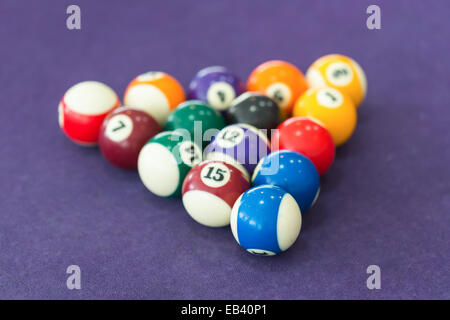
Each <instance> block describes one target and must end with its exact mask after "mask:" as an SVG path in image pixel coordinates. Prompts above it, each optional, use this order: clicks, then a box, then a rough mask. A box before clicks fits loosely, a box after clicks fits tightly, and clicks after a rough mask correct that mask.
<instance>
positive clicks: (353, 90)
mask: <svg viewBox="0 0 450 320" xmlns="http://www.w3.org/2000/svg"><path fill="white" fill-rule="evenodd" d="M306 80H307V82H308V84H309V86H310V88H320V87H324V86H328V87H333V88H335V89H338V90H339V91H342V92H343V93H345V94H347V95H348V96H349V97H350V98H351V99H352V100H353V102H354V103H355V105H356V106H357V107H358V106H359V105H360V104H361V102H362V100H363V99H364V97H365V96H366V93H367V80H366V75H365V73H364V71H363V69H362V68H361V66H360V65H359V64H358V63H357V62H356V61H355V60H353V59H352V58H349V57H346V56H343V55H339V54H330V55H326V56H323V57H321V58H319V59H318V60H316V61H315V62H314V63H313V64H312V65H311V66H310V67H309V69H308V70H307V72H306Z"/></svg>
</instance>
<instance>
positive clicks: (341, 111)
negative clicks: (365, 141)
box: [293, 87, 357, 147]
mask: <svg viewBox="0 0 450 320" xmlns="http://www.w3.org/2000/svg"><path fill="white" fill-rule="evenodd" d="M293 116H294V117H309V118H311V119H313V120H315V121H317V122H319V123H320V124H321V125H322V126H323V127H325V128H326V129H327V130H328V132H329V133H330V134H331V137H332V138H333V142H334V144H335V145H336V147H337V146H340V145H342V144H343V143H345V142H346V141H347V140H348V139H349V138H350V137H351V135H352V133H353V131H354V130H355V127H356V121H357V115H356V107H355V104H354V103H353V101H352V99H351V98H350V97H349V96H347V95H346V94H344V93H342V92H340V91H338V90H336V89H334V88H331V87H323V88H318V89H309V90H308V91H306V92H305V93H304V94H303V95H302V96H301V97H300V98H299V99H298V100H297V102H296V103H295V106H294V110H293Z"/></svg>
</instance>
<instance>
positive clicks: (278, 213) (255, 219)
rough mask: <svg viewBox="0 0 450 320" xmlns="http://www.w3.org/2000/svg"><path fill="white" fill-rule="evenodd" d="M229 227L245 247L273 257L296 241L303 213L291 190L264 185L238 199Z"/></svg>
mask: <svg viewBox="0 0 450 320" xmlns="http://www.w3.org/2000/svg"><path fill="white" fill-rule="evenodd" d="M230 226H231V231H232V232H233V236H234V238H235V239H236V241H237V242H238V244H239V245H240V246H241V247H242V248H244V249H245V250H247V251H248V252H250V253H252V254H255V255H259V256H273V255H275V254H278V253H281V252H283V251H285V250H287V249H288V248H289V247H291V246H292V245H293V244H294V242H295V240H297V237H298V235H299V234H300V229H301V226H302V215H301V212H300V208H299V207H298V204H297V202H296V201H295V199H294V198H293V197H292V196H291V195H290V194H289V193H287V192H286V191H285V190H283V189H282V188H280V187H276V186H272V185H263V186H258V187H255V188H252V189H250V190H248V191H246V192H244V193H243V194H242V195H241V196H240V197H239V198H238V199H237V200H236V202H235V204H234V206H233V209H232V210H231V216H230Z"/></svg>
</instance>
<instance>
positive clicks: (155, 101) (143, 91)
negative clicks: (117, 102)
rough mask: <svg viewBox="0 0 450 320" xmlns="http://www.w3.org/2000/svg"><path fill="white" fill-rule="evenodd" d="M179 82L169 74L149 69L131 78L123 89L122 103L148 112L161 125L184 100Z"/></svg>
mask: <svg viewBox="0 0 450 320" xmlns="http://www.w3.org/2000/svg"><path fill="white" fill-rule="evenodd" d="M185 99H186V98H185V95H184V90H183V87H182V86H181V84H180V83H179V82H178V81H177V80H176V79H175V78H174V77H172V76H171V75H169V74H167V73H164V72H159V71H150V72H147V73H144V74H141V75H139V76H137V77H136V78H135V79H133V80H132V81H131V82H130V84H129V85H128V87H127V89H126V90H125V94H124V98H123V100H124V104H125V105H126V106H129V107H134V108H138V109H141V110H144V111H145V112H148V114H150V115H151V116H152V117H153V118H154V119H155V120H156V121H158V123H159V124H160V125H161V126H164V124H165V123H166V120H167V117H168V115H169V113H170V111H171V110H173V109H174V108H175V107H176V106H177V105H179V104H180V103H181V102H183V101H184V100H185Z"/></svg>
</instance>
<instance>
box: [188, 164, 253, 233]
mask: <svg viewBox="0 0 450 320" xmlns="http://www.w3.org/2000/svg"><path fill="white" fill-rule="evenodd" d="M248 188H250V183H249V182H248V180H247V178H246V176H245V175H244V174H243V173H242V172H241V171H240V170H238V169H237V168H236V167H234V166H232V165H231V164H228V163H225V162H222V161H214V160H207V161H204V162H202V163H200V164H198V165H197V166H196V167H194V168H193V169H192V170H191V171H190V172H189V174H188V175H187V176H186V179H185V180H184V183H183V205H184V207H185V209H186V211H187V212H188V213H189V215H190V216H191V217H192V218H193V219H194V220H195V221H197V222H198V223H201V224H203V225H205V226H208V227H224V226H227V225H229V224H230V213H231V208H232V207H233V204H234V202H235V201H236V199H237V198H238V197H239V196H240V195H241V194H242V193H243V192H244V191H246V190H247V189H248Z"/></svg>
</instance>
